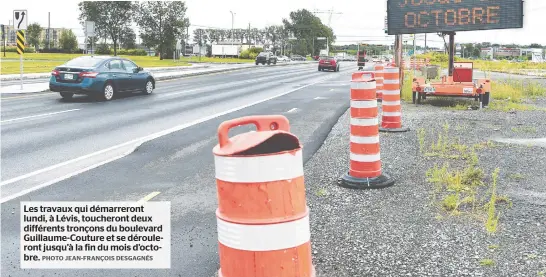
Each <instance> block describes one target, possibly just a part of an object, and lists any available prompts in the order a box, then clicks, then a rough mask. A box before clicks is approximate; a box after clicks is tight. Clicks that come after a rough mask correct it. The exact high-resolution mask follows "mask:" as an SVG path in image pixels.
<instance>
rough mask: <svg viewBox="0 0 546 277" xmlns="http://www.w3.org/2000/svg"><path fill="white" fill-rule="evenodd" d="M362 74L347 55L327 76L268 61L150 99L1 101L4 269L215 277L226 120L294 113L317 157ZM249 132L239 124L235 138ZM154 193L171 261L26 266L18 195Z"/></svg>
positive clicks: (61, 197) (170, 84)
mask: <svg viewBox="0 0 546 277" xmlns="http://www.w3.org/2000/svg"><path fill="white" fill-rule="evenodd" d="M354 70H356V68H355V67H353V66H352V63H342V65H341V72H318V71H317V65H316V64H311V65H309V64H307V65H298V66H290V67H267V66H264V67H259V68H257V69H252V70H241V71H235V72H231V73H225V74H216V75H205V76H198V77H192V78H185V79H178V80H172V81H166V82H159V83H158V84H157V89H156V90H155V91H154V93H153V94H152V95H149V96H144V95H135V96H123V97H121V98H119V99H115V100H113V101H111V102H95V101H93V100H90V99H89V98H87V97H77V98H75V99H74V100H72V101H69V102H66V101H62V100H60V97H59V96H58V95H57V94H53V93H44V94H39V95H32V96H17V97H3V98H2V123H1V127H2V184H1V185H2V207H1V208H2V221H1V222H2V226H1V228H2V229H1V234H2V241H1V245H2V247H1V255H2V256H1V265H2V269H1V273H2V274H1V275H2V276H66V277H72V276H116V277H120V276H180V277H185V276H188V277H198V276H199V277H201V276H213V275H214V274H215V272H216V271H217V270H218V267H219V262H218V253H217V247H218V242H217V237H216V218H215V213H214V212H215V209H216V207H217V199H216V197H217V196H216V186H215V178H214V163H213V155H212V148H213V147H214V146H215V145H216V144H217V133H216V132H217V128H218V125H219V124H220V123H221V122H223V121H226V120H229V119H233V118H237V117H241V116H247V115H259V114H282V115H285V116H287V117H288V118H289V120H290V122H291V131H292V132H293V133H294V134H296V135H297V136H298V137H299V139H300V141H301V143H302V144H303V146H304V150H303V153H304V161H307V159H309V158H310V157H311V156H312V154H313V153H314V152H315V151H316V150H317V149H318V148H319V147H320V145H321V144H322V142H323V140H324V139H325V138H326V136H327V135H328V133H329V131H330V129H331V127H332V126H333V125H334V124H335V122H337V120H338V118H339V116H340V115H341V114H342V113H343V112H345V111H346V109H347V108H348V107H349V81H350V73H351V72H353V71H354ZM165 130H166V131H165ZM249 130H252V128H251V127H238V128H236V129H235V130H234V131H233V132H231V133H230V135H235V134H237V133H240V132H243V131H249ZM150 139H151V140H150ZM143 141H145V142H144V143H142V142H143ZM125 153H130V154H128V155H126V156H124V157H122V158H120V156H121V155H124V154H125ZM99 164H102V165H100V166H98V167H97V165H99ZM89 168H91V169H89ZM86 169H89V170H86ZM79 171H81V172H82V173H80V174H76V173H78V172H79ZM59 172H61V173H59ZM72 175H73V176H72ZM69 176H72V177H70V178H67V177H69ZM59 180H60V181H59ZM151 196H153V198H151V199H150V200H149V201H171V210H172V215H171V226H172V227H171V230H172V231H171V232H172V236H171V244H172V255H171V269H164V270H97V269H94V270H23V269H20V261H19V255H20V251H19V240H20V233H19V231H20V230H19V228H20V222H19V218H20V213H19V205H20V201H29V200H33V201H137V200H140V199H144V198H150V197H151Z"/></svg>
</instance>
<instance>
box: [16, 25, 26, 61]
mask: <svg viewBox="0 0 546 277" xmlns="http://www.w3.org/2000/svg"><path fill="white" fill-rule="evenodd" d="M17 53H19V55H23V54H24V53H25V31H23V30H19V31H17Z"/></svg>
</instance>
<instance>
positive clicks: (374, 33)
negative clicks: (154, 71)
mask: <svg viewBox="0 0 546 277" xmlns="http://www.w3.org/2000/svg"><path fill="white" fill-rule="evenodd" d="M78 2H79V1H77V0H63V1H61V0H48V1H43V0H19V1H3V3H2V9H1V10H0V22H2V24H8V23H9V20H11V19H12V17H13V15H12V13H13V10H15V9H26V10H27V11H28V16H29V24H30V23H34V22H37V23H39V24H40V25H42V26H47V23H48V12H51V27H52V28H60V27H64V28H72V30H73V31H74V32H75V33H76V35H77V36H78V38H79V40H80V42H83V28H82V27H81V26H80V24H79V22H78V15H79V10H78ZM185 2H186V5H187V8H188V10H187V16H188V17H189V19H190V23H191V24H192V26H190V33H193V32H192V30H193V29H195V28H199V27H201V28H203V27H218V28H225V29H231V25H232V15H231V13H230V11H233V12H234V13H235V15H234V18H233V19H234V28H248V25H249V24H250V26H251V27H258V28H263V27H265V26H268V25H276V24H281V23H282V19H283V18H288V17H289V14H290V12H291V11H295V10H298V9H308V10H310V11H318V12H323V13H316V15H317V16H318V17H320V18H321V20H322V22H323V23H324V24H328V23H330V26H331V27H332V28H333V30H334V33H335V34H336V36H337V41H336V43H335V44H337V45H343V44H351V43H357V42H362V43H369V44H373V43H384V44H387V43H389V44H390V42H392V41H393V40H394V36H387V35H385V33H384V31H383V28H384V21H385V16H386V0H358V1H357V0H336V1H331V0H277V1H271V2H269V1H264V2H260V1H255V0H229V1H225V0H186V1H185ZM524 3H525V4H524V9H525V10H524V14H525V16H524V28H522V29H505V30H494V31H473V32H458V33H457V36H456V39H455V40H456V42H457V43H468V42H485V41H487V42H491V43H499V44H510V43H517V44H531V43H539V44H542V45H546V30H545V28H544V27H545V26H546V16H544V15H545V14H546V0H526V1H525V2H524ZM330 10H333V11H334V13H333V14H332V15H331V21H330V22H328V21H329V17H330V14H329V13H328V12H327V11H330ZM427 38H428V43H427V44H428V45H429V46H435V47H441V46H442V45H443V40H442V38H440V37H439V36H437V35H436V34H429V35H428V36H427ZM408 40H412V39H409V38H408ZM417 45H424V36H423V35H417Z"/></svg>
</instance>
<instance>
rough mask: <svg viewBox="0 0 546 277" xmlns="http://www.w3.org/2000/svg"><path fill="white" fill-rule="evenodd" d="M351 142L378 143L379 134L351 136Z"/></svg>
mask: <svg viewBox="0 0 546 277" xmlns="http://www.w3.org/2000/svg"><path fill="white" fill-rule="evenodd" d="M351 142H352V143H359V144H374V143H379V136H375V137H359V136H351Z"/></svg>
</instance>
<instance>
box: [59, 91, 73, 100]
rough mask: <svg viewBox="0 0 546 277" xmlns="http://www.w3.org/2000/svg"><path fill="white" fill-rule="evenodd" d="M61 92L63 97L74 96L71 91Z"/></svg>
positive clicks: (69, 97)
mask: <svg viewBox="0 0 546 277" xmlns="http://www.w3.org/2000/svg"><path fill="white" fill-rule="evenodd" d="M60 94H61V97H62V98H63V99H71V98H72V96H74V93H70V92H60Z"/></svg>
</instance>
